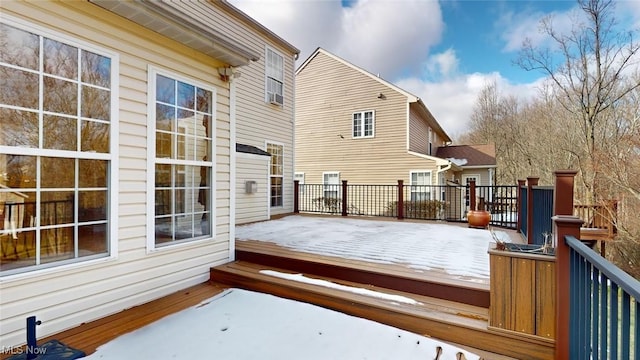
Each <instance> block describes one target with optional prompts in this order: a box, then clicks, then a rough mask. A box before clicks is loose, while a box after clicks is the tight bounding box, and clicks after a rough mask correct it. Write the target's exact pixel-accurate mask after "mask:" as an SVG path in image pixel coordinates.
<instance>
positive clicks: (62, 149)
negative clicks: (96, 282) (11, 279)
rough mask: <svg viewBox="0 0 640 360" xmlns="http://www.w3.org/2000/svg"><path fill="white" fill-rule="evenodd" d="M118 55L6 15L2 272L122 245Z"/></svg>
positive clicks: (0, 32)
mask: <svg viewBox="0 0 640 360" xmlns="http://www.w3.org/2000/svg"><path fill="white" fill-rule="evenodd" d="M118 62H119V59H118V55H117V54H116V53H113V52H110V51H108V50H106V49H102V48H98V47H96V46H94V45H92V44H88V43H85V42H82V41H79V40H77V39H75V38H71V37H68V36H66V35H62V34H58V33H56V32H52V31H50V30H48V29H45V28H42V27H40V26H39V25H37V24H32V23H27V22H23V21H22V20H17V19H15V20H14V19H13V18H11V17H9V16H3V18H2V20H1V21H0V79H2V80H1V82H2V88H1V89H0V124H1V126H0V244H1V245H2V249H1V254H0V256H1V258H0V276H5V275H12V274H17V273H26V272H30V271H34V270H39V269H43V268H49V267H58V266H61V265H66V264H71V263H79V262H85V261H89V260H94V259H99V258H105V257H110V256H114V255H115V252H116V251H117V250H116V247H117V243H116V240H115V236H112V235H113V234H115V232H116V229H117V223H116V221H117V183H118V170H117V168H118V166H117V144H118V138H117V133H118V118H117V113H118V110H117V109H118V108H117V106H118V105H117V104H118V93H117V89H118Z"/></svg>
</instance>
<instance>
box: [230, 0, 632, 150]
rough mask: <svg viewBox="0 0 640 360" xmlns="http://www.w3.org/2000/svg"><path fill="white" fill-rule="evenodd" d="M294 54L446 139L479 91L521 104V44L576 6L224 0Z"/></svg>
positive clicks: (526, 80)
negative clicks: (364, 75) (350, 75)
mask: <svg viewBox="0 0 640 360" xmlns="http://www.w3.org/2000/svg"><path fill="white" fill-rule="evenodd" d="M230 2H231V3H232V4H234V5H235V6H237V7H238V8H239V9H241V10H243V11H244V12H246V13H247V14H249V15H250V16H252V17H253V18H255V19H256V20H258V21H259V22H261V23H262V24H263V25H265V26H267V27H268V28H269V29H271V30H272V31H274V32H275V33H276V34H278V35H279V36H280V37H282V38H283V39H285V40H287V41H288V42H289V43H291V44H293V45H294V46H296V47H297V48H299V49H300V50H301V53H300V59H299V60H298V61H297V65H299V64H301V63H302V62H303V61H304V60H305V59H306V58H307V57H308V56H309V55H310V54H311V53H312V51H313V50H315V49H316V48H317V47H322V48H324V49H325V50H327V51H329V52H332V53H334V54H335V55H337V56H340V57H342V58H343V59H345V60H347V61H349V62H351V63H353V64H354V65H357V66H359V67H361V68H363V69H365V70H367V71H369V72H371V73H374V74H380V76H381V77H383V78H384V79H386V80H388V81H390V82H392V83H394V84H396V85H398V86H400V87H401V88H403V89H405V90H407V91H409V92H412V93H413V94H415V95H417V96H419V97H420V98H422V100H423V101H424V102H425V104H426V105H427V107H428V108H429V109H430V110H431V112H432V113H433V114H434V116H435V117H436V119H437V120H438V122H440V124H441V125H442V127H443V128H444V129H445V131H447V133H448V134H449V135H450V136H453V137H454V138H455V136H457V135H459V134H461V133H463V132H464V131H465V129H466V128H467V126H468V123H469V118H470V116H471V113H472V111H473V106H474V103H475V100H476V98H477V95H478V93H479V92H480V90H481V89H482V88H483V87H484V86H485V85H487V84H489V83H492V82H495V83H496V84H498V87H499V90H500V91H501V92H503V93H506V94H510V95H515V96H518V97H521V98H529V97H531V96H533V95H534V94H536V93H537V88H538V87H539V86H540V84H541V83H542V81H543V75H542V74H540V73H536V72H527V71H525V70H523V69H521V68H519V67H517V66H516V65H514V64H513V62H514V60H515V59H516V58H517V56H518V50H519V49H520V45H521V44H522V41H523V40H524V39H525V38H530V39H532V41H533V43H534V45H537V46H545V45H546V44H547V42H546V41H547V40H545V38H544V37H542V35H541V34H540V33H539V31H538V24H539V21H540V20H541V19H542V18H543V17H544V16H547V15H552V16H553V17H554V24H555V25H556V26H557V28H558V29H561V30H565V31H566V30H568V29H570V25H571V23H572V16H574V15H575V11H576V6H577V3H576V2H575V1H535V0H533V1H526V0H523V1H519V0H518V1H515V0H513V1H471V0H466V1H465V0H450V1H430V0H297V1H295V0H230ZM616 17H617V18H618V19H619V20H620V22H621V24H622V25H623V26H624V27H625V28H629V29H630V28H640V0H631V1H624V0H623V1H617V7H616Z"/></svg>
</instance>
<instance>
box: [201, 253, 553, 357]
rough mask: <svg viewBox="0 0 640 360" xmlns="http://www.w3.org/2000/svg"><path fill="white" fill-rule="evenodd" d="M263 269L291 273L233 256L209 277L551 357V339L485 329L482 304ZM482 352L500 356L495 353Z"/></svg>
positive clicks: (464, 340)
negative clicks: (325, 283) (300, 278)
mask: <svg viewBox="0 0 640 360" xmlns="http://www.w3.org/2000/svg"><path fill="white" fill-rule="evenodd" d="M261 270H273V271H277V272H281V273H292V272H291V271H290V270H285V269H279V268H275V267H268V266H265V265H261V264H254V263H250V262H246V261H236V262H233V263H229V264H225V265H221V266H218V267H215V268H212V269H211V272H210V274H211V281H214V282H217V283H222V284H225V285H229V286H234V287H239V288H244V289H247V290H252V291H259V292H263V293H269V294H273V295H276V296H280V297H285V298H289V299H293V300H298V301H304V302H308V303H311V304H315V305H319V306H322V307H325V308H329V309H333V310H336V311H340V312H343V313H346V314H350V315H353V316H358V317H362V318H366V319H370V320H374V321H377V322H380V323H384V324H388V325H391V326H394V327H398V328H401V329H405V330H408V331H411V332H414V333H417V334H422V335H425V336H429V337H433V338H436V339H440V340H443V341H446V342H451V343H454V344H461V345H463V346H468V347H471V348H473V349H480V350H484V351H488V352H492V353H494V354H493V355H495V353H498V354H502V355H504V356H509V357H513V358H516V359H551V358H552V357H553V349H554V348H553V343H552V342H545V341H540V340H537V339H528V338H524V337H522V336H521V335H518V334H511V333H503V332H495V331H491V330H488V329H487V325H488V321H487V319H488V310H487V309H486V308H484V307H478V306H472V305H467V304H460V303H458V302H453V301H447V300H443V299H438V298H433V297H427V296H423V295H418V294H412V293H407V292H401V291H397V290H393V289H385V288H381V287H377V286H372V285H364V284H360V283H354V282H350V281H345V280H337V279H334V278H328V277H318V276H316V275H309V274H305V276H307V277H310V278H315V279H318V278H321V279H324V280H327V281H331V282H334V283H338V284H342V285H347V286H352V287H355V288H366V289H369V290H373V291H377V292H381V293H385V294H392V295H401V296H405V297H407V298H411V299H413V300H415V301H417V302H418V303H419V304H413V305H412V304H405V303H400V302H397V301H392V300H385V299H381V298H378V297H373V296H367V295H360V294H356V293H354V292H351V291H344V290H338V289H334V288H330V287H326V286H319V285H313V284H307V283H303V282H300V281H294V280H288V279H283V278H280V277H276V276H271V275H267V274H265V273H263V272H261ZM471 351H473V350H471ZM486 358H487V359H499V357H497V355H496V356H493V357H492V356H487V357H486Z"/></svg>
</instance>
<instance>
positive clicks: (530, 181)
mask: <svg viewBox="0 0 640 360" xmlns="http://www.w3.org/2000/svg"><path fill="white" fill-rule="evenodd" d="M539 180H540V177H538V176H527V184H529V185H533V186H535V185H538V181H539Z"/></svg>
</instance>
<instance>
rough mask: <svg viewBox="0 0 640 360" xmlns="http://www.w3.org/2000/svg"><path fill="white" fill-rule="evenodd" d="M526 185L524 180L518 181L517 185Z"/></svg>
mask: <svg viewBox="0 0 640 360" xmlns="http://www.w3.org/2000/svg"><path fill="white" fill-rule="evenodd" d="M526 183H527V180H524V179H518V185H520V186H523V185H524V184H526Z"/></svg>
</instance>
